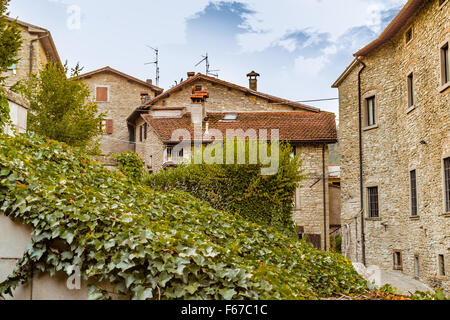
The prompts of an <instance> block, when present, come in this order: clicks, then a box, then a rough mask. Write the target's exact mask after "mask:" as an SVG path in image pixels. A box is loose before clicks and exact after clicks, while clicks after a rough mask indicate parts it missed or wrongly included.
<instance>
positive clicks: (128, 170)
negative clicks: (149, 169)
mask: <svg viewBox="0 0 450 320" xmlns="http://www.w3.org/2000/svg"><path fill="white" fill-rule="evenodd" d="M114 157H115V158H116V160H117V162H118V163H119V170H120V171H121V172H122V173H123V174H125V175H126V176H127V177H128V178H130V179H131V180H132V181H133V182H137V183H140V182H142V180H143V178H144V176H145V171H144V162H143V161H142V159H141V158H140V157H139V155H138V154H137V153H135V152H132V151H126V152H124V153H121V154H119V155H115V156H114Z"/></svg>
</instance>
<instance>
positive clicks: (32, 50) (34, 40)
mask: <svg viewBox="0 0 450 320" xmlns="http://www.w3.org/2000/svg"><path fill="white" fill-rule="evenodd" d="M48 36H49V33H48V32H47V33H46V34H45V35H44V36H42V37H39V38H36V39H32V40H31V41H30V70H29V71H30V74H32V73H33V56H34V46H33V44H34V43H35V42H36V41H38V40H41V39H43V38H47V37H48Z"/></svg>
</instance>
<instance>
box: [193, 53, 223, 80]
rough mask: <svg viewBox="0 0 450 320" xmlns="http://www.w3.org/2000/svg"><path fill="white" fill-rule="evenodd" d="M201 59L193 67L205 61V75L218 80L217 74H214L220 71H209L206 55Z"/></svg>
mask: <svg viewBox="0 0 450 320" xmlns="http://www.w3.org/2000/svg"><path fill="white" fill-rule="evenodd" d="M202 57H203V59H202V60H201V61H200V62H199V63H197V64H196V65H195V66H196V67H198V66H199V65H200V64H201V63H202V62H204V61H205V62H206V75H207V76H213V77H216V78H218V77H219V74H217V73H216V72H219V71H220V70H210V67H211V66H210V64H209V57H208V53H206V55H205V56H202Z"/></svg>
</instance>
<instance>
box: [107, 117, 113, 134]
mask: <svg viewBox="0 0 450 320" xmlns="http://www.w3.org/2000/svg"><path fill="white" fill-rule="evenodd" d="M113 133H114V120H112V119H108V120H106V134H113Z"/></svg>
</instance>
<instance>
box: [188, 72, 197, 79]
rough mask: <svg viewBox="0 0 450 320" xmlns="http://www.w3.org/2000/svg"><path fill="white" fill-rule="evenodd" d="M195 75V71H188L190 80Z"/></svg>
mask: <svg viewBox="0 0 450 320" xmlns="http://www.w3.org/2000/svg"><path fill="white" fill-rule="evenodd" d="M194 76H195V72H188V73H187V78H188V80H189V79H191V78H193V77H194Z"/></svg>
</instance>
